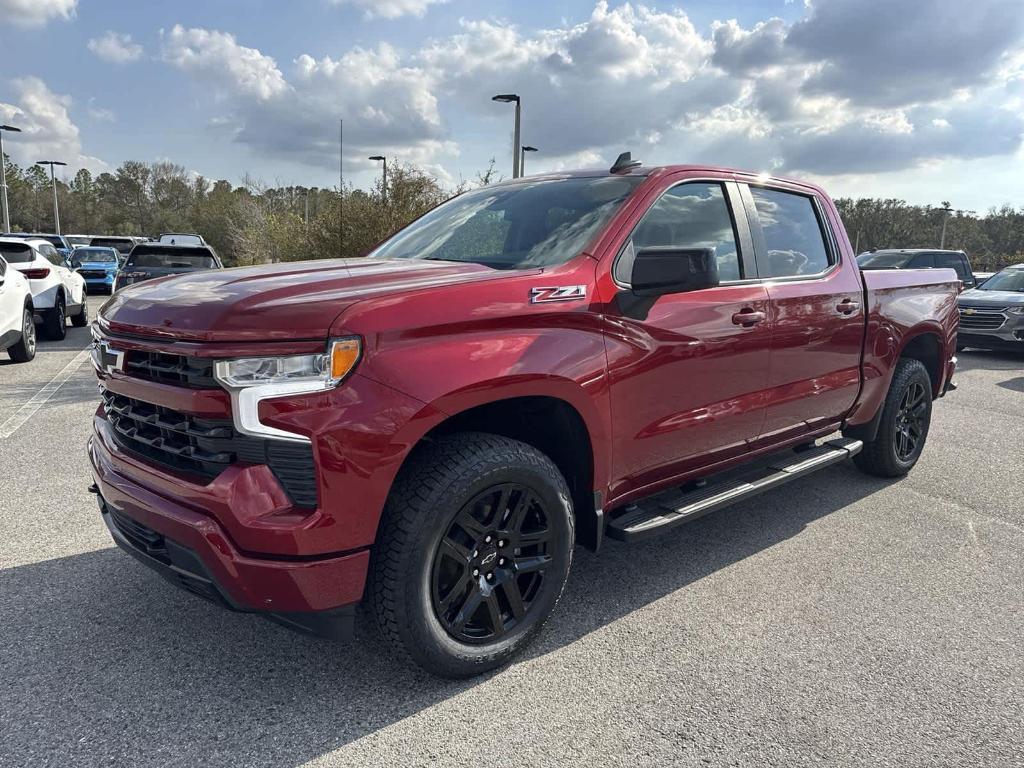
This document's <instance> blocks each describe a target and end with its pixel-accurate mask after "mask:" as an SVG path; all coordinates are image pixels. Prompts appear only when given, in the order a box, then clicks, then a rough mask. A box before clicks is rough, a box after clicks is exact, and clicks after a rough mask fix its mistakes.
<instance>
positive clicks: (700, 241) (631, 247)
mask: <svg viewBox="0 0 1024 768" xmlns="http://www.w3.org/2000/svg"><path fill="white" fill-rule="evenodd" d="M658 247H675V248H713V249H714V251H715V257H716V259H717V260H718V276H719V278H720V279H721V280H739V279H740V278H741V277H742V273H741V272H740V258H739V249H738V248H737V245H736V230H735V228H734V227H733V222H732V215H731V214H730V213H729V203H728V202H727V201H726V198H725V189H724V188H723V187H722V185H721V184H718V183H714V182H703V181H702V182H689V183H685V184H680V185H679V186H676V187H672V189H670V190H668V191H667V192H666V193H665V194H664V195H662V196H661V197H660V198H659V199H658V201H657V202H656V203H655V204H654V205H652V206H651V208H650V210H649V211H647V213H645V214H644V217H643V218H642V219H641V220H640V223H639V224H637V226H636V229H634V230H633V235H632V237H631V238H630V240H629V242H628V243H626V247H625V248H624V249H623V251H622V254H621V256H620V257H619V260H618V261H617V262H616V263H615V279H616V280H618V281H619V282H620V283H623V284H627V285H628V284H629V279H630V275H631V274H632V271H633V260H634V259H635V258H636V252H637V251H638V250H641V249H643V248H658Z"/></svg>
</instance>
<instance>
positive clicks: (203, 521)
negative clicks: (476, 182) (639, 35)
mask: <svg viewBox="0 0 1024 768" xmlns="http://www.w3.org/2000/svg"><path fill="white" fill-rule="evenodd" d="M958 287H959V286H958V281H957V278H956V274H955V273H954V272H953V271H952V270H936V269H932V270H921V271H914V270H899V271H872V272H863V273H862V272H860V271H859V269H858V267H857V262H856V259H855V258H854V254H853V252H852V249H851V247H850V243H849V240H848V239H847V236H846V233H845V231H844V230H843V226H842V223H841V221H840V219H839V215H838V213H837V211H836V208H835V206H834V205H833V204H832V201H831V200H830V199H829V198H828V196H827V195H826V194H825V193H824V192H823V191H822V190H821V189H819V188H818V187H816V186H813V185H810V184H806V183H803V182H797V181H786V180H783V179H777V178H769V177H767V176H763V175H761V176H759V175H754V174H748V173H743V172H738V171H731V170H724V169H720V168H708V167H695V166H670V167H659V168H647V167H642V166H639V164H637V163H633V162H630V161H629V160H628V158H625V157H624V158H620V161H619V162H617V163H616V165H615V166H614V167H613V168H611V169H610V170H604V171H599V172H577V173H565V174H557V175H549V176H536V177H530V178H524V179H518V180H514V181H510V182H506V183H501V184H496V185H493V186H489V187H485V188H482V189H477V190H473V191H470V192H466V193H464V194H462V195H459V196H458V197H456V198H454V199H452V200H450V201H448V202H446V203H444V204H443V205H441V206H439V207H438V208H435V209H434V210H432V211H430V212H429V213H427V214H426V215H424V216H423V217H421V218H420V219H418V220H416V221H414V222H413V223H412V224H410V225H409V226H407V227H406V228H405V229H403V230H401V231H400V232H398V233H397V234H396V235H394V236H393V237H391V238H390V239H388V240H387V241H385V242H384V243H383V244H382V245H380V246H379V247H378V248H377V249H376V250H374V251H373V252H372V253H370V254H369V256H367V257H366V258H362V259H349V260H325V261H310V262H304V263H290V264H272V265H264V266H255V267H245V268H238V269H229V270H217V271H210V272H199V273H193V274H188V275H184V276H179V277H176V278H166V279H160V280H153V281H150V282H147V283H145V284H142V285H138V286H133V287H130V288H128V289H126V290H124V291H121V292H119V293H117V294H116V295H114V296H113V297H112V298H111V299H110V301H108V302H107V304H106V305H105V306H104V307H103V309H102V311H101V312H100V314H99V317H98V320H97V323H96V324H95V325H94V326H93V328H94V330H93V333H94V336H95V344H94V352H93V361H94V364H95V367H96V370H97V374H98V376H99V379H100V384H101V390H102V404H101V405H100V407H99V408H98V410H97V412H96V415H95V418H94V422H93V427H94V433H93V435H92V437H91V440H90V443H89V453H90V457H91V461H92V467H93V474H94V479H95V484H94V485H93V487H92V490H93V491H94V492H96V493H97V494H98V498H99V503H100V509H101V513H102V517H103V519H104V520H105V521H106V523H107V525H108V527H109V529H110V532H111V534H112V535H113V537H114V539H115V540H116V542H117V543H118V544H119V545H121V546H122V547H123V548H124V549H126V550H127V551H128V552H129V553H131V554H132V555H134V556H135V557H137V558H138V559H139V560H141V561H143V562H144V563H146V564H147V565H149V566H151V567H152V568H154V569H155V570H157V571H159V572H160V573H162V574H163V575H164V576H165V577H166V578H168V579H170V580H171V581H172V582H174V583H176V584H177V585H179V586H181V587H183V588H185V589H187V590H190V591H192V592H194V593H196V594H198V595H201V596H203V597H205V598H208V599H210V600H213V601H215V602H217V603H220V604H221V605H224V606H226V607H228V608H231V609H235V610H240V611H251V612H261V613H264V614H265V615H267V616H268V617H271V618H273V619H275V620H277V621H279V622H283V623H285V624H287V625H289V626H291V627H293V628H296V629H301V630H306V631H312V632H316V633H319V634H325V635H328V636H334V637H339V636H347V635H348V634H349V633H350V631H351V627H352V622H353V618H354V612H355V607H356V606H357V604H360V603H363V604H365V605H366V606H367V609H368V612H369V613H370V614H371V615H372V616H373V617H375V620H376V623H377V625H378V626H379V628H380V630H381V632H382V634H383V635H384V636H385V638H387V639H388V640H389V641H391V642H392V643H393V645H394V647H395V648H396V649H398V650H399V651H400V652H401V653H404V654H405V655H406V656H407V657H408V658H411V659H412V660H413V661H414V662H416V663H418V664H420V665H421V666H423V667H424V668H426V669H428V670H430V671H431V672H433V673H436V674H440V675H445V676H453V677H458V676H468V675H472V674H476V673H479V672H482V671H485V670H488V669H492V668H495V667H497V666H499V665H501V664H502V663H504V662H506V661H507V660H509V659H510V658H511V657H512V656H513V655H514V654H516V653H517V652H518V651H520V650H521V649H522V648H523V647H524V646H525V645H526V644H527V643H528V642H530V640H531V639H532V638H533V637H534V636H535V635H536V633H537V631H538V630H539V628H540V626H541V624H542V622H543V621H544V620H545V618H546V617H547V616H548V615H549V614H550V613H551V611H552V609H553V607H554V605H555V603H556V601H557V600H558V598H559V595H560V594H561V592H562V588H563V585H564V584H565V581H566V578H567V576H568V573H569V566H570V562H571V559H572V552H573V548H574V545H576V544H580V545H583V546H585V547H589V548H591V549H593V550H597V549H598V548H599V547H600V545H601V542H602V540H603V539H604V538H605V537H610V538H613V539H619V540H622V541H626V542H630V541H636V540H640V539H643V538H644V537H648V536H654V535H658V534H661V533H663V532H665V531H669V530H671V529H672V528H674V527H675V526H678V525H680V524H682V523H685V522H687V521H690V520H693V519H695V518H697V517H699V516H700V515H702V514H705V513H707V512H710V511H712V510H715V509H718V508H721V507H723V506H725V505H727V504H729V503H732V502H735V501H738V500H741V499H746V498H749V497H751V496H753V495H754V494H756V493H759V492H762V491H765V490H769V489H772V488H776V487H778V486H779V485H781V484H783V483H786V482H789V481H791V480H794V479H796V478H799V477H801V476H803V475H805V474H807V473H810V472H813V471H816V470H818V469H821V468H824V467H827V466H829V465H831V464H834V463H836V462H839V461H842V460H845V459H846V458H848V457H852V458H853V461H854V462H856V464H857V465H858V466H859V467H860V468H861V469H863V470H865V471H866V472H869V473H872V474H876V475H881V476H885V477H895V476H899V475H902V474H904V473H906V472H908V471H909V470H910V469H911V468H912V467H913V466H914V464H915V463H916V462H917V460H918V458H919V456H920V455H921V451H922V449H923V447H924V443H925V439H926V437H927V435H928V425H929V420H930V416H931V409H932V402H933V400H934V399H935V398H938V397H941V396H942V395H944V394H945V393H946V391H947V390H948V389H950V388H951V387H952V382H951V379H952V375H953V371H954V368H955V365H956V358H955V357H954V352H955V348H956V334H957V322H958V315H957V310H956V298H957V293H958Z"/></svg>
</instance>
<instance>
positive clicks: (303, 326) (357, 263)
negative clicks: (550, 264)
mask: <svg viewBox="0 0 1024 768" xmlns="http://www.w3.org/2000/svg"><path fill="white" fill-rule="evenodd" d="M507 274H508V273H507V272H502V271H499V270H494V269H491V268H489V267H485V266H482V265H479V264H456V263H453V262H444V261H415V260H414V261H401V260H394V261H385V260H371V259H329V260H321V261H303V262H289V263H284V264H265V265H260V266H255V267H238V268H235V269H213V270H208V271H203V272H194V273H191V274H185V275H179V276H176V277H168V278H162V279H157V280H151V281H147V282H144V283H140V284H138V285H133V286H130V287H128V288H125V289H123V290H122V291H120V292H118V293H116V294H114V296H113V297H112V298H111V299H110V301H108V302H107V303H106V304H105V305H104V306H103V309H102V310H101V311H100V322H101V323H102V324H103V325H104V326H105V327H108V328H109V329H110V331H111V332H113V333H125V334H130V335H137V336H161V337H167V338H175V339H182V340H189V341H296V340H302V339H316V340H319V339H326V338H327V335H328V332H329V330H330V327H331V324H332V322H333V321H334V319H335V318H336V317H338V315H340V314H341V312H343V311H344V310H345V309H346V308H347V307H349V306H351V305H352V304H354V303H355V302H357V301H360V300H362V299H365V298H369V297H374V296H381V295H387V294H394V293H399V292H402V291H411V290H418V289H424V288H431V287H435V286H442V285H451V284H454V283H462V282H474V281H478V280H487V279H493V278H496V277H501V276H503V275H507Z"/></svg>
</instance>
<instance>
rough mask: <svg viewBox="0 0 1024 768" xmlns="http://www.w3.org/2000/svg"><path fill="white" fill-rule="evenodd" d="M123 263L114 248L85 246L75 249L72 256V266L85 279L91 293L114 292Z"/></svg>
mask: <svg viewBox="0 0 1024 768" xmlns="http://www.w3.org/2000/svg"><path fill="white" fill-rule="evenodd" d="M120 264H121V262H120V261H119V260H118V258H117V251H116V250H114V249H113V248H101V247H96V246H85V247H84V248H75V250H74V252H73V253H72V254H71V266H72V267H73V268H74V269H75V271H76V272H78V274H80V275H81V276H82V277H84V278H85V286H86V288H87V290H88V291H89V293H99V292H100V291H106V292H107V293H113V292H114V279H115V278H116V277H117V270H118V268H119V267H120Z"/></svg>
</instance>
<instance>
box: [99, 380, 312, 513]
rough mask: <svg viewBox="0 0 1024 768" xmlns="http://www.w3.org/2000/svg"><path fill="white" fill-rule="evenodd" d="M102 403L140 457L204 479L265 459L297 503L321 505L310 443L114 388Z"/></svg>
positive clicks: (119, 435) (124, 442)
mask: <svg viewBox="0 0 1024 768" xmlns="http://www.w3.org/2000/svg"><path fill="white" fill-rule="evenodd" d="M103 406H104V410H105V411H106V414H107V420H108V421H109V422H110V425H111V427H112V428H113V432H114V437H115V439H116V440H117V443H118V445H120V446H121V447H122V448H123V449H125V450H126V451H128V452H130V453H133V454H136V455H138V456H139V457H140V458H143V459H146V460H147V461H150V462H152V463H154V464H156V465H158V466H161V467H165V468H167V469H171V470H174V471H176V472H181V473H184V474H187V475H193V476H197V477H198V478H201V479H203V480H206V481H209V480H213V479H214V478H215V477H217V476H218V475H219V474H220V473H221V472H223V471H224V470H225V469H227V468H228V467H230V466H231V465H233V464H236V463H241V464H266V465H267V466H268V467H270V470H271V471H272V472H273V473H274V475H275V476H276V477H277V480H278V482H279V483H280V484H281V487H282V488H283V489H284V491H285V493H287V494H288V496H289V498H290V499H291V500H292V502H293V503H294V504H295V505H296V506H298V507H307V508H313V507H316V506H317V500H318V496H317V487H316V473H315V472H314V467H313V447H312V446H311V445H310V444H309V443H291V442H283V441H280V440H267V439H263V438H258V437H249V436H248V435H241V434H239V433H238V432H236V431H235V428H234V425H233V424H232V422H231V421H229V420H220V419H200V418H197V417H194V416H189V415H187V414H184V413H180V412H178V411H173V410H171V409H169V408H164V407H163V406H159V405H153V404H150V403H146V402H143V401H141V400H136V399H134V398H130V397H125V396H124V395H117V394H114V393H113V392H110V391H106V392H104V393H103Z"/></svg>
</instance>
